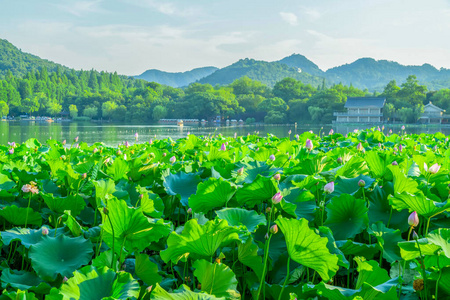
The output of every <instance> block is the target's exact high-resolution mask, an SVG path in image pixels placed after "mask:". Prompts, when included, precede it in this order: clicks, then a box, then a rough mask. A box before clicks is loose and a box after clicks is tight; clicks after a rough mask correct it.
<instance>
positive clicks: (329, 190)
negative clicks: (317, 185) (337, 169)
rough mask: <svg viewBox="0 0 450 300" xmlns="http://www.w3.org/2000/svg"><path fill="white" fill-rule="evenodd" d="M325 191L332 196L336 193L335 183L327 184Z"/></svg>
mask: <svg viewBox="0 0 450 300" xmlns="http://www.w3.org/2000/svg"><path fill="white" fill-rule="evenodd" d="M323 190H324V192H325V193H326V194H331V193H332V192H334V181H331V182H329V183H327V184H325V186H324V187H323Z"/></svg>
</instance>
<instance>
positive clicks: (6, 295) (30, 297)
mask: <svg viewBox="0 0 450 300" xmlns="http://www.w3.org/2000/svg"><path fill="white" fill-rule="evenodd" d="M8 299H9V300H39V298H36V295H35V294H34V293H32V292H28V291H26V290H25V291H22V290H17V291H13V292H8V291H7V290H4V291H3V292H2V295H1V296H0V300H8Z"/></svg>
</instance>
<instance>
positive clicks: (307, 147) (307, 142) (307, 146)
mask: <svg viewBox="0 0 450 300" xmlns="http://www.w3.org/2000/svg"><path fill="white" fill-rule="evenodd" d="M305 148H306V149H308V150H309V151H311V150H312V149H313V148H314V145H313V142H312V141H311V140H310V139H307V140H306V144H305Z"/></svg>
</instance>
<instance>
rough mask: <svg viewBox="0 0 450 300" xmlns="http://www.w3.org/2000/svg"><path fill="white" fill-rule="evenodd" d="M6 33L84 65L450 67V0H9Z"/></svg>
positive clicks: (123, 68) (2, 1) (133, 68)
mask: <svg viewBox="0 0 450 300" xmlns="http://www.w3.org/2000/svg"><path fill="white" fill-rule="evenodd" d="M0 38H3V39H7V40H9V41H10V42H11V43H13V44H14V45H16V46H17V47H19V48H21V49H22V50H23V51H25V52H29V53H32V54H36V55H38V56H40V57H42V58H46V59H49V60H52V61H55V62H58V63H61V64H64V65H66V66H69V67H72V68H76V69H91V68H94V69H97V70H106V71H118V72H119V73H121V74H127V75H137V74H140V73H142V72H143V71H145V70H147V69H153V68H155V69H161V70H165V71H186V70H189V69H192V68H195V67H202V66H217V67H225V66H227V65H230V64H232V63H233V62H235V61H237V60H238V59H241V58H246V57H248V58H254V59H261V60H268V61H273V60H279V59H281V58H283V57H285V56H288V55H290V54H292V53H300V54H303V55H305V56H306V57H308V58H309V59H310V60H312V61H313V62H315V63H316V64H317V65H319V67H320V68H322V69H323V70H326V69H328V68H330V67H334V66H337V65H341V64H344V63H350V62H353V61H354V60H356V59H358V58H361V57H373V58H375V59H387V60H394V61H398V62H400V63H402V64H411V65H418V64H423V63H426V62H427V63H431V64H432V65H434V66H435V67H437V68H440V67H445V68H450V0H427V1H424V0H401V1H400V0H378V1H375V0H341V1H337V0H308V1H305V0H299V1H295V0H289V1H288V0H286V1H283V0H258V1H254V0H251V1H249V0H239V1H237V0H178V1H177V0H168V1H163V0H160V1H157V0H85V1H74V0H27V1H25V0H0Z"/></svg>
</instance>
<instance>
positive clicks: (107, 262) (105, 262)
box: [91, 249, 127, 270]
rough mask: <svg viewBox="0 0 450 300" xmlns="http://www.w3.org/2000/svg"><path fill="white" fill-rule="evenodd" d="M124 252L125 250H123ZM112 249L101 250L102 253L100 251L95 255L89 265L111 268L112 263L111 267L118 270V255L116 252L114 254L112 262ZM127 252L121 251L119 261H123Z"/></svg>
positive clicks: (98, 267)
mask: <svg viewBox="0 0 450 300" xmlns="http://www.w3.org/2000/svg"><path fill="white" fill-rule="evenodd" d="M123 252H126V251H123ZM112 253H113V252H112V250H111V249H109V250H106V251H103V252H102V253H100V255H98V256H96V257H95V258H94V259H93V260H92V263H91V265H92V266H94V267H96V268H97V269H100V268H103V267H108V268H111V265H113V267H114V268H115V270H119V269H120V262H119V255H118V254H116V255H114V262H112V259H113V257H112ZM126 255H127V254H123V253H122V259H121V260H120V261H122V262H123V261H124V256H126Z"/></svg>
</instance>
